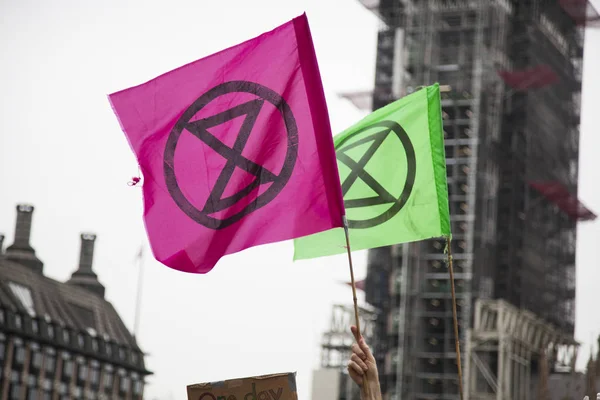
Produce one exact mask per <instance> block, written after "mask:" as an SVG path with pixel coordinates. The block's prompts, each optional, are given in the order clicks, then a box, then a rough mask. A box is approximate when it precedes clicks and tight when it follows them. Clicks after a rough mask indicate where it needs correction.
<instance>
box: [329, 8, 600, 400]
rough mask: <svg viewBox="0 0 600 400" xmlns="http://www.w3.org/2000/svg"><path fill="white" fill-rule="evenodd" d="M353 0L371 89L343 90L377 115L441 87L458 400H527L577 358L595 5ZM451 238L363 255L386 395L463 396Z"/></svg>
mask: <svg viewBox="0 0 600 400" xmlns="http://www.w3.org/2000/svg"><path fill="white" fill-rule="evenodd" d="M362 3H363V4H364V5H365V6H366V7H367V8H368V9H369V10H371V11H372V12H374V13H375V14H376V15H377V16H378V17H379V18H380V20H381V29H380V31H379V36H378V43H377V46H378V49H377V60H376V78H375V87H374V90H373V92H372V93H369V94H368V97H366V96H365V93H355V94H349V95H346V97H347V98H348V99H349V100H351V101H353V102H354V103H355V104H357V105H359V104H360V105H361V106H362V107H372V108H373V109H377V108H380V107H382V106H385V105H386V104H388V103H390V102H392V101H394V100H396V99H398V98H400V97H403V96H404V95H406V94H409V93H411V92H413V91H414V90H418V88H419V87H420V86H423V85H429V84H432V83H434V82H439V83H440V85H442V87H443V88H444V89H443V93H442V114H443V118H444V122H443V126H444V136H445V151H446V159H447V173H448V193H449V200H450V213H451V220H452V233H453V245H452V251H453V253H454V260H455V262H454V268H455V282H456V291H457V298H458V302H457V304H458V316H459V327H460V339H461V343H462V360H463V375H464V378H463V382H464V384H465V393H466V398H468V399H471V400H472V399H498V400H519V399H529V398H533V396H534V395H535V396H537V395H536V393H537V392H536V391H543V389H544V388H542V387H540V386H543V385H539V384H538V382H539V381H540V379H539V376H540V374H543V373H544V372H543V371H545V370H548V371H549V372H548V373H558V372H561V371H563V370H572V369H573V365H574V364H573V363H574V362H575V356H576V352H577V344H576V342H575V341H574V339H573V335H574V326H575V247H576V246H575V245H576V225H577V222H578V221H585V220H591V219H594V218H595V215H594V214H593V213H592V212H591V211H589V210H587V209H586V208H585V207H584V206H583V205H581V204H580V203H579V201H578V199H577V179H578V153H579V120H580V116H579V112H580V94H581V75H582V59H583V44H584V31H585V27H586V26H587V27H592V26H593V25H594V24H598V25H600V20H599V19H598V14H597V13H596V12H595V10H594V9H593V7H592V6H591V5H590V4H588V2H586V1H582V0H412V1H411V0H380V1H377V0H371V1H367V0H363V1H362ZM365 100H367V101H365ZM444 246H445V243H444V241H442V240H439V241H438V240H431V241H426V242H420V243H411V244H404V245H397V246H393V247H389V248H379V249H374V250H371V251H370V253H369V261H368V272H367V278H366V283H365V293H366V300H367V302H368V303H369V304H370V305H372V306H373V307H374V308H375V309H377V318H376V320H375V322H374V332H375V337H376V339H375V341H374V343H373V347H374V349H375V353H376V357H377V359H378V365H379V369H380V375H381V379H380V380H381V384H382V390H383V393H384V398H386V399H388V400H398V399H401V400H426V399H427V400H433V399H458V398H459V389H458V379H459V378H458V368H457V362H456V358H457V357H456V351H455V344H454V331H453V323H452V307H451V294H450V281H449V276H448V272H447V268H446V265H445V255H444V252H443V250H444ZM328 346H329V344H328V343H327V342H326V341H325V343H324V344H323V349H324V351H326V350H327V348H328ZM540 360H542V361H540ZM544 360H545V361H544ZM542 363H545V364H544V365H542ZM323 366H324V367H326V365H325V364H324V365H323ZM546 367H548V368H546ZM541 381H544V379H542V380H541ZM540 393H541V392H540ZM346 398H347V396H346ZM536 398H537V397H536Z"/></svg>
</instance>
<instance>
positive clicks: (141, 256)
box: [133, 246, 144, 337]
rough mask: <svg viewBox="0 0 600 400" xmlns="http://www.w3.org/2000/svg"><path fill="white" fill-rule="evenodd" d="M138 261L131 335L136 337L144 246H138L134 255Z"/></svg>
mask: <svg viewBox="0 0 600 400" xmlns="http://www.w3.org/2000/svg"><path fill="white" fill-rule="evenodd" d="M136 259H137V261H138V284H137V296H136V301H135V322H134V325H133V337H137V334H138V330H139V327H140V309H141V306H142V282H143V277H144V247H143V246H140V251H139V253H138V254H137V257H136Z"/></svg>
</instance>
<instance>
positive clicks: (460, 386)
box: [446, 237, 464, 400]
mask: <svg viewBox="0 0 600 400" xmlns="http://www.w3.org/2000/svg"><path fill="white" fill-rule="evenodd" d="M446 252H447V256H448V272H449V273H450V290H451V292H452V319H453V322H454V346H455V348H456V365H457V367H458V390H459V393H460V400H463V399H464V394H463V375H462V366H461V362H460V340H459V337H458V317H457V312H456V292H455V290H454V268H453V267H452V239H450V237H447V238H446Z"/></svg>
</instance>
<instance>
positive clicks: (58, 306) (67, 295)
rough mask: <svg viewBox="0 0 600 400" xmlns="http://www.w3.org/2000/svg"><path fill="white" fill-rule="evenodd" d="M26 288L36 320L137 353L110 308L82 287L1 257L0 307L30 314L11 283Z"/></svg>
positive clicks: (130, 338)
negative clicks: (49, 276) (42, 320)
mask: <svg viewBox="0 0 600 400" xmlns="http://www.w3.org/2000/svg"><path fill="white" fill-rule="evenodd" d="M11 282H14V283H16V284H18V285H21V286H24V287H26V288H29V291H30V293H31V296H32V299H33V310H34V312H35V316H37V317H39V318H46V319H47V318H50V320H51V321H53V322H54V323H57V324H59V325H62V326H66V327H69V328H71V329H74V330H77V331H85V332H90V329H89V328H91V329H92V330H93V332H95V334H96V335H97V336H98V337H102V338H103V339H104V340H110V341H112V342H115V343H117V344H119V345H125V346H127V347H129V348H131V349H136V350H139V347H138V345H137V343H136V341H135V339H134V337H133V336H132V335H131V334H130V333H129V331H128V330H127V327H126V326H125V324H124V323H123V321H122V320H121V318H120V317H119V314H118V313H117V311H116V310H115V308H114V307H113V305H112V304H111V303H110V302H108V301H106V300H105V299H103V298H102V297H100V296H99V295H97V294H95V293H93V292H90V291H89V290H86V289H84V288H81V287H78V286H75V285H72V284H68V283H63V282H59V281H56V280H54V279H51V278H48V277H46V276H44V275H42V274H40V273H37V272H35V271H33V270H31V269H30V268H27V267H26V266H23V265H21V264H19V263H17V262H14V261H11V260H8V259H6V258H5V257H3V256H2V255H0V307H2V308H5V309H8V310H11V311H19V312H21V313H24V314H28V313H30V312H29V311H28V310H27V308H26V305H24V304H23V301H22V300H21V299H20V298H19V297H17V295H15V293H14V291H13V289H12V288H11V286H10V283H11Z"/></svg>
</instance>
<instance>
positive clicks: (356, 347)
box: [348, 326, 381, 400]
mask: <svg viewBox="0 0 600 400" xmlns="http://www.w3.org/2000/svg"><path fill="white" fill-rule="evenodd" d="M350 329H351V330H352V334H353V335H354V337H357V338H358V343H354V344H353V345H352V355H351V356H350V361H349V362H348V373H349V374H350V377H351V378H352V380H353V381H354V382H355V383H356V384H357V385H358V386H359V387H360V389H361V398H362V399H363V400H366V399H370V400H380V399H381V388H380V386H379V374H378V373H377V363H376V362H375V357H373V354H372V353H371V350H370V349H369V346H367V343H366V342H365V339H364V338H363V337H362V336H361V337H358V332H357V329H356V327H355V326H352V327H351V328H350ZM365 380H366V385H365Z"/></svg>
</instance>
